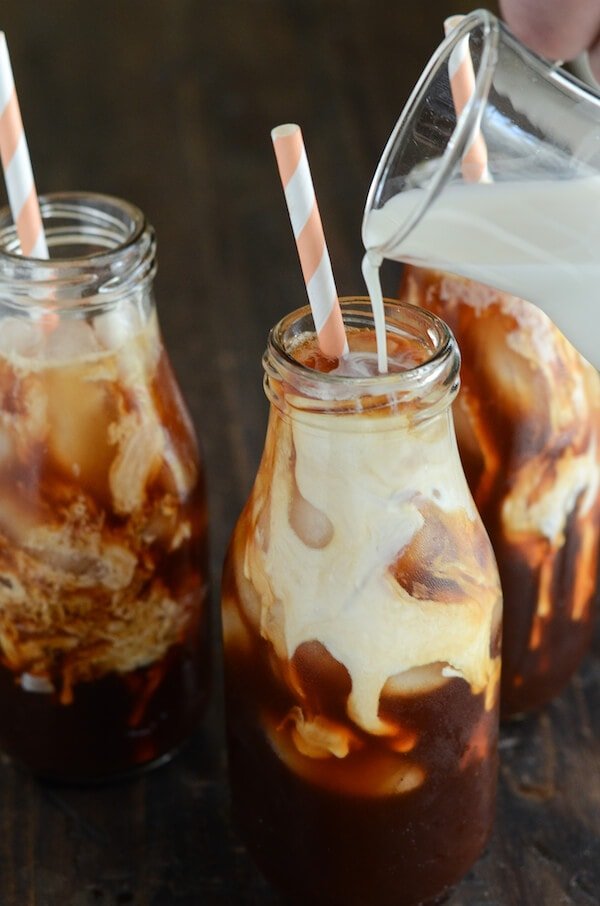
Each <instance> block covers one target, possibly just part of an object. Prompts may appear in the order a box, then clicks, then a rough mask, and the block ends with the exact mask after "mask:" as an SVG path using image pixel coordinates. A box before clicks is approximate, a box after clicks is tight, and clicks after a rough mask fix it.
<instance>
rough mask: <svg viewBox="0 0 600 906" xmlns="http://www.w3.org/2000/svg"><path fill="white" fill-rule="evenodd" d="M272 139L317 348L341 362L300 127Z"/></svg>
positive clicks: (340, 337)
mask: <svg viewBox="0 0 600 906" xmlns="http://www.w3.org/2000/svg"><path fill="white" fill-rule="evenodd" d="M271 138H272V140H273V147H274V149H275V157H276V158H277V166H278V167H279V175H280V176H281V182H282V184H283V191H284V193H285V200H286V202H287V207H288V211H289V215H290V220H291V222H292V230H293V232H294V238H295V240H296V245H297V247H298V255H299V258H300V265H301V267H302V274H303V276H304V282H305V284H306V292H307V293H308V300H309V302H310V307H311V311H312V315H313V319H314V322H315V328H316V331H317V339H318V341H319V348H320V349H321V352H322V353H323V354H324V355H327V356H331V357H332V358H340V357H341V356H343V355H345V354H346V353H347V352H348V342H347V340H346V331H345V330H344V322H343V320H342V311H341V309H340V303H339V300H338V295H337V290H336V288H335V282H334V279H333V271H332V269H331V261H330V259H329V252H328V251H327V245H326V244H325V235H324V233H323V224H322V223H321V216H320V214H319V208H318V207H317V199H316V197H315V190H314V187H313V182H312V178H311V175H310V169H309V166H308V159H307V157H306V150H305V148H304V142H303V140H302V132H301V130H300V126H297V125H295V124H294V123H288V124H286V125H283V126H277V127H276V128H275V129H273V130H272V131H271Z"/></svg>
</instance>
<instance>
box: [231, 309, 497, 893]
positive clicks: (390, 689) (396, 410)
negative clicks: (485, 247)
mask: <svg viewBox="0 0 600 906" xmlns="http://www.w3.org/2000/svg"><path fill="white" fill-rule="evenodd" d="M342 308H343V313H344V320H345V324H346V328H347V333H348V340H349V345H350V350H351V356H350V364H348V361H342V363H341V364H340V366H339V367H336V366H337V365H338V363H337V360H331V359H325V358H324V357H323V356H322V355H321V354H320V353H319V352H318V348H317V345H316V341H315V337H314V332H313V326H312V318H311V315H310V313H309V310H308V309H302V310H300V311H296V312H294V313H292V314H290V315H288V316H287V317H285V318H284V319H283V320H282V321H281V322H280V323H279V324H278V325H277V326H276V327H275V328H274V329H273V330H272V332H271V334H270V336H269V341H268V348H267V351H266V354H265V357H264V367H265V390H266V394H267V396H268V398H269V400H270V403H271V410H270V419H269V426H268V429H267V437H266V441H265V449H264V454H263V458H262V461H261V464H260V467H259V470H258V474H257V476H256V481H255V484H254V487H253V490H252V493H251V495H250V498H249V500H248V502H247V504H246V506H245V508H244V510H243V512H242V515H241V516H240V519H239V521H238V523H237V526H236V528H235V531H234V534H233V537H232V541H231V545H230V549H229V553H228V556H227V559H226V564H225V571H224V584H223V631H224V646H225V662H226V701H227V724H228V737H229V764H230V777H231V785H232V795H233V805H234V811H235V815H236V818H237V822H238V825H239V827H240V830H241V832H242V835H243V838H244V840H245V842H246V843H247V845H248V847H249V848H250V850H251V852H252V853H253V855H254V857H255V858H256V861H257V863H258V864H259V866H260V867H261V868H262V869H263V871H264V872H265V874H266V875H267V876H268V877H269V878H270V879H271V880H272V881H273V882H274V883H275V884H276V885H277V886H278V887H279V888H280V889H281V890H282V891H283V892H284V894H285V895H286V897H287V899H286V902H288V901H290V902H296V901H297V902H310V903H316V904H323V906H325V904H327V906H332V904H344V906H358V904H360V906H367V904H368V906H392V904H393V906H411V904H417V903H421V902H423V901H426V900H429V899H431V898H433V897H437V896H438V895H440V894H441V893H442V892H444V891H446V890H447V889H448V888H449V887H450V886H451V885H452V884H454V883H455V882H456V881H457V880H458V879H459V878H460V877H461V876H462V875H463V874H464V873H465V872H466V871H467V869H468V868H469V866H470V865H471V864H472V862H473V861H474V860H475V859H476V858H477V856H478V855H479V854H480V852H481V850H482V848H483V846H484V844H485V841H486V840H487V837H488V835H489V833H490V829H491V825H492V820H493V812H494V795H495V786H496V767H497V755H496V739H497V721H498V711H497V708H498V682H499V673H500V659H499V646H500V625H501V597H500V590H499V582H498V576H497V571H496V565H495V562H494V557H493V554H492V550H491V547H490V544H489V541H488V538H487V535H486V533H485V530H484V528H483V525H482V523H481V521H480V518H479V516H478V514H477V511H476V509H475V506H474V504H473V500H472V498H471V495H470V493H469V490H468V487H467V484H466V481H465V477H464V474H463V471H462V468H461V465H460V460H459V457H458V452H457V448H456V441H455V436H454V429H453V425H452V416H451V408H450V404H451V402H452V400H453V399H454V396H455V394H456V392H457V389H458V369H459V355H458V351H457V346H456V343H455V341H454V338H453V337H452V335H451V333H450V331H449V330H448V328H447V327H446V325H445V324H443V322H441V321H439V320H438V319H437V318H435V317H433V316H432V315H431V314H429V313H427V312H424V311H421V310H419V309H416V308H413V307H411V306H407V305H398V304H391V303H388V304H387V305H386V323H387V339H388V353H389V358H390V373H389V374H387V375H380V374H378V373H376V368H375V367H374V365H373V362H375V361H376V355H375V338H374V330H373V318H372V314H371V310H370V306H369V304H368V302H366V301H364V300H349V301H346V302H344V303H343V305H342ZM355 375H358V376H355Z"/></svg>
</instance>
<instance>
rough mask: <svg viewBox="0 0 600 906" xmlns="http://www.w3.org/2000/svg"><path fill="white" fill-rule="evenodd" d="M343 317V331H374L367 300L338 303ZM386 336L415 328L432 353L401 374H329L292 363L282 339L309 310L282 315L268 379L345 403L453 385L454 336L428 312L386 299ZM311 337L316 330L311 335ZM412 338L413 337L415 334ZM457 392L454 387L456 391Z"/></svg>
mask: <svg viewBox="0 0 600 906" xmlns="http://www.w3.org/2000/svg"><path fill="white" fill-rule="evenodd" d="M340 307H341V310H342V317H343V320H344V323H345V324H346V325H347V326H354V325H355V324H356V323H357V322H361V321H362V326H365V327H374V319H373V312H372V308H371V302H370V299H369V297H368V296H349V297H344V298H341V299H340ZM384 311H385V323H386V333H387V332H389V331H390V329H391V331H392V332H396V333H398V334H400V333H403V334H404V335H406V329H407V325H408V326H411V325H412V326H413V327H416V325H417V324H418V325H419V328H420V333H419V334H418V339H428V340H429V342H430V344H431V346H430V350H431V354H430V355H429V356H428V357H427V358H426V359H425V360H424V361H423V362H420V363H418V364H416V365H414V366H411V367H408V368H406V369H403V370H402V371H396V372H388V373H387V374H375V375H369V376H353V375H340V374H332V373H331V372H322V371H317V370H316V369H314V368H311V367H309V366H308V365H305V364H303V363H301V362H298V360H297V359H295V358H294V356H293V355H292V353H291V351H290V345H289V343H288V344H287V345H286V334H287V332H289V331H290V329H291V328H292V327H293V326H294V325H295V324H296V325H297V324H299V323H301V322H302V320H303V319H304V320H307V319H311V318H312V315H311V311H310V307H309V306H305V307H303V308H299V309H296V310H295V311H292V312H290V313H289V314H287V315H285V316H284V317H283V318H282V319H281V320H280V321H279V322H278V323H277V324H276V325H275V326H274V327H273V328H272V330H271V331H270V333H269V337H268V342H267V350H266V352H265V356H264V358H263V364H264V367H265V371H266V373H267V378H268V377H270V376H272V377H276V378H279V379H280V380H281V379H283V380H284V381H285V382H286V383H287V384H290V385H292V386H293V387H295V388H296V389H300V390H301V392H302V393H303V394H304V395H308V396H310V397H312V398H314V399H323V400H343V399H346V400H347V399H356V398H357V397H362V396H371V395H377V396H380V395H383V394H386V395H395V394H402V393H406V392H411V393H413V394H417V393H419V391H420V390H422V391H423V393H424V394H426V392H427V389H428V388H430V387H432V386H433V385H434V384H438V383H439V382H441V383H442V384H443V386H444V387H447V386H449V385H454V384H456V385H457V381H458V370H459V368H460V353H459V351H458V345H457V342H456V339H455V337H454V334H453V333H452V331H451V330H450V328H449V327H448V325H447V324H446V322H445V321H443V320H442V319H441V318H438V317H437V315H434V314H433V313H432V312H429V311H427V310H426V309H422V308H419V307H418V306H415V305H411V304H410V303H408V302H401V301H399V300H393V299H384ZM312 333H313V335H314V327H313V330H312ZM413 336H415V338H416V337H417V334H413ZM457 389H458V388H457Z"/></svg>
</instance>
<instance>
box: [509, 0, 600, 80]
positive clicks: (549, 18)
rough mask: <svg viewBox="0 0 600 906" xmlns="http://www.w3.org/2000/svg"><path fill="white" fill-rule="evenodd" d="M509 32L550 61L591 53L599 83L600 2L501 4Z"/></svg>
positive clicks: (522, 0) (523, 1)
mask: <svg viewBox="0 0 600 906" xmlns="http://www.w3.org/2000/svg"><path fill="white" fill-rule="evenodd" d="M500 9H501V11H502V15H503V16H504V19H505V21H506V24H507V25H508V27H509V28H510V30H511V31H512V32H513V33H514V34H515V35H516V36H517V38H519V39H520V40H521V41H523V43H524V44H527V46H528V47H530V48H531V49H532V50H535V51H536V52H537V53H539V54H542V56H544V57H548V58H549V59H551V60H573V59H574V58H575V57H577V56H579V54H580V53H582V52H583V51H587V52H588V56H589V64H590V67H591V70H592V73H593V74H594V76H595V78H596V79H597V80H598V81H600V0H500Z"/></svg>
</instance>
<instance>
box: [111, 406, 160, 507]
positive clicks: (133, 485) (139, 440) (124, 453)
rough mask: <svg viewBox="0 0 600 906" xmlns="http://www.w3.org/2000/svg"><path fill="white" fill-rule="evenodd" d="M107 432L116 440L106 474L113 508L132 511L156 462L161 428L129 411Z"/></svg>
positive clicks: (143, 493) (142, 496) (158, 457)
mask: <svg viewBox="0 0 600 906" xmlns="http://www.w3.org/2000/svg"><path fill="white" fill-rule="evenodd" d="M111 433H112V436H113V437H115V436H116V438H118V443H119V450H118V453H117V455H116V457H115V459H114V461H113V464H112V466H111V469H110V475H109V481H110V489H111V492H112V496H113V503H114V507H115V510H116V511H117V512H118V513H132V512H133V511H134V510H135V509H136V507H138V506H140V505H141V504H142V503H143V502H144V500H145V496H146V484H147V482H148V480H149V478H150V476H151V475H152V474H153V472H154V471H155V469H156V468H157V467H158V466H159V465H160V458H161V454H162V452H163V447H164V436H163V432H162V428H161V426H160V425H159V424H158V423H157V422H155V421H153V420H150V419H149V420H147V421H141V422H140V421H138V419H137V416H135V414H133V413H132V414H131V415H130V416H129V417H128V418H126V419H122V420H121V423H120V425H119V426H117V428H116V429H115V430H114V431H113V432H111Z"/></svg>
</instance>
